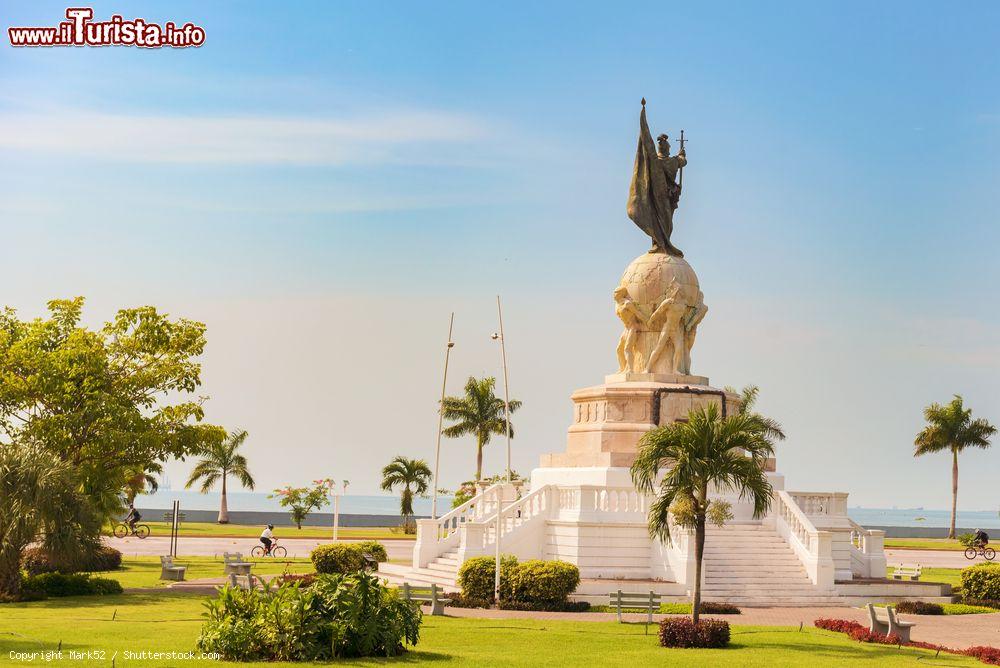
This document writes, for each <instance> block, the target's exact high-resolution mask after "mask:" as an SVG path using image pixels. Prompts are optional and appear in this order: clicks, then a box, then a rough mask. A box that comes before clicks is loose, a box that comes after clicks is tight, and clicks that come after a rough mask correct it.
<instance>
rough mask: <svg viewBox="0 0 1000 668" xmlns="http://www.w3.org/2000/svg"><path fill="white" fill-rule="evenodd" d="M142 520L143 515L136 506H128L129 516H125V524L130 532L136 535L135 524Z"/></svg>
mask: <svg viewBox="0 0 1000 668" xmlns="http://www.w3.org/2000/svg"><path fill="white" fill-rule="evenodd" d="M141 519H142V515H140V514H139V511H138V510H136V509H135V505H134V504H132V503H130V504H128V515H126V516H125V519H124V520H123V522H124V523H125V524H127V525H128V530H129V531H131V532H132V533H135V523H136V522H138V521H139V520H141Z"/></svg>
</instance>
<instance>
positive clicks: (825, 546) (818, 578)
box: [773, 490, 834, 589]
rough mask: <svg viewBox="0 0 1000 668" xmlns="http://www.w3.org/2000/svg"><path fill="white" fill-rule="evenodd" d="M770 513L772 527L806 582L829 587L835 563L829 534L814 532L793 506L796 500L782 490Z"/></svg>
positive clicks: (806, 517) (795, 506)
mask: <svg viewBox="0 0 1000 668" xmlns="http://www.w3.org/2000/svg"><path fill="white" fill-rule="evenodd" d="M798 496H799V497H801V496H810V495H798ZM816 496H820V495H816ZM773 510H774V516H775V528H776V529H777V531H778V533H779V534H780V535H781V536H783V537H784V538H785V539H786V540H787V541H788V544H789V545H790V546H791V547H792V550H793V551H794V552H795V554H796V556H798V558H799V561H801V562H802V565H803V566H804V567H805V569H806V572H807V573H808V574H809V579H810V580H811V581H812V582H813V584H815V585H818V586H820V587H822V588H824V589H829V588H832V587H833V581H834V563H833V545H832V542H831V536H830V532H828V531H820V530H819V529H817V528H816V526H815V525H814V524H813V523H812V522H811V521H810V520H809V517H808V516H807V514H806V512H805V511H804V510H803V509H802V508H800V507H799V505H798V503H796V498H795V497H794V496H793V495H792V494H791V493H789V492H786V491H784V490H775V493H774V505H773Z"/></svg>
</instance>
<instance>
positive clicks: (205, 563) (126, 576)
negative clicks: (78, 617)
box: [77, 557, 314, 600]
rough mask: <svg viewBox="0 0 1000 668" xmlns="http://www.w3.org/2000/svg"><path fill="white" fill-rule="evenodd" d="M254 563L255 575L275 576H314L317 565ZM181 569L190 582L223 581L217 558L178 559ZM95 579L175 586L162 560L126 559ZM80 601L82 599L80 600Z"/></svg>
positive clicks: (277, 561)
mask: <svg viewBox="0 0 1000 668" xmlns="http://www.w3.org/2000/svg"><path fill="white" fill-rule="evenodd" d="M250 561H252V562H254V564H255V566H254V567H253V573H254V574H255V575H274V574H279V573H285V572H288V573H311V572H313V570H314V569H313V565H312V562H311V561H309V559H291V558H288V559H270V558H268V559H250ZM175 563H176V564H177V565H178V566H187V573H185V574H184V578H185V579H186V580H195V579H198V578H219V577H222V567H223V562H222V559H217V558H215V557H178V558H177V561H176V562H175ZM94 576H95V577H102V578H110V579H112V580H118V582H120V583H121V585H122V587H125V588H139V587H166V586H167V585H170V584H173V582H172V581H169V580H161V579H160V558H159V557H127V558H125V559H122V567H121V569H119V570H117V571H107V572H103V573H94ZM77 600H79V599H77Z"/></svg>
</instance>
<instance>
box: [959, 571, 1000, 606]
mask: <svg viewBox="0 0 1000 668" xmlns="http://www.w3.org/2000/svg"><path fill="white" fill-rule="evenodd" d="M961 577H962V590H963V594H964V597H965V598H967V599H978V600H993V601H996V600H1000V564H979V565H978V566H970V567H969V568H966V569H963V570H962V576H961Z"/></svg>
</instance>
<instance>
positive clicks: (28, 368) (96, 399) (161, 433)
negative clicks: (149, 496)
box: [0, 297, 225, 519]
mask: <svg viewBox="0 0 1000 668" xmlns="http://www.w3.org/2000/svg"><path fill="white" fill-rule="evenodd" d="M83 303H84V301H83V298H82V297H78V298H76V299H71V300H53V301H51V302H49V303H48V310H49V313H48V316H47V317H44V318H36V319H34V320H21V319H20V318H19V317H18V315H17V313H16V312H15V311H14V310H13V309H11V308H5V309H3V310H0V445H3V444H5V443H7V444H20V445H28V444H31V445H33V446H38V447H40V448H42V449H44V450H45V451H47V452H49V453H52V454H53V455H54V456H55V457H56V458H57V459H58V460H59V461H60V462H63V463H65V464H67V465H69V466H70V467H71V468H72V471H73V474H74V475H75V476H76V477H77V480H78V483H79V488H80V489H81V490H82V491H83V493H84V497H85V502H86V503H87V504H89V505H90V506H91V507H92V508H93V509H94V510H95V511H96V512H98V513H99V514H101V515H102V516H103V517H104V518H105V519H110V518H112V517H116V516H118V515H120V513H121V512H122V497H123V491H124V490H125V489H126V484H127V482H128V480H129V478H130V477H131V476H133V475H134V474H135V472H136V471H138V470H143V471H146V470H150V466H152V465H154V464H156V463H158V462H164V461H166V460H167V459H170V458H172V457H176V458H184V457H185V456H186V455H188V454H190V453H192V452H194V451H197V450H199V449H201V448H203V447H205V446H206V445H208V444H210V443H212V442H215V441H221V440H222V438H223V437H224V436H225V431H224V430H223V429H222V428H220V427H217V426H213V425H209V424H205V423H203V419H204V408H203V402H204V398H190V397H191V395H192V394H193V393H194V392H195V391H196V390H197V388H198V387H199V386H200V385H201V365H200V364H199V362H198V357H199V356H200V355H201V354H202V352H203V351H204V348H205V326H204V325H203V324H201V323H198V322H193V321H191V320H186V319H183V318H180V319H171V318H169V317H168V316H166V315H165V314H161V313H159V312H158V311H157V310H156V309H155V308H153V307H152V306H142V307H139V308H130V309H122V310H120V311H118V313H117V314H116V315H115V317H114V319H113V320H112V321H111V322H108V323H106V324H105V325H104V326H103V327H101V328H100V329H90V328H87V327H84V326H82V325H81V324H80V319H81V314H82V310H83Z"/></svg>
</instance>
